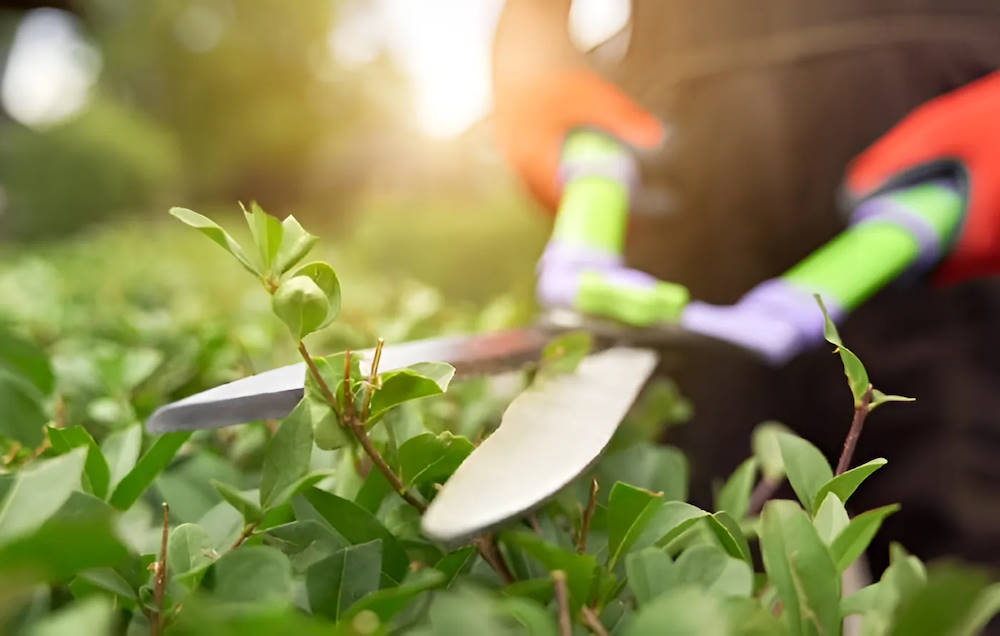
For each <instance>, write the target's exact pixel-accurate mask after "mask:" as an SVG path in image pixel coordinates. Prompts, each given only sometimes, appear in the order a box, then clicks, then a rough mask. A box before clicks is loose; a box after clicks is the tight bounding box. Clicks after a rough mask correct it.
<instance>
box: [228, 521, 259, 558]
mask: <svg viewBox="0 0 1000 636" xmlns="http://www.w3.org/2000/svg"><path fill="white" fill-rule="evenodd" d="M256 529H257V522H256V521H254V522H253V523H248V524H247V525H245V526H243V530H242V531H241V532H240V534H239V536H237V537H236V540H235V541H233V545H231V546H229V551H230V552H232V551H233V550H235V549H236V548H238V547H240V546H241V545H243V542H244V541H246V540H247V539H249V538H250V537H252V536H253V531H254V530H256Z"/></svg>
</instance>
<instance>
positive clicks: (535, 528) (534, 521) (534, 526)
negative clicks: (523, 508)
mask: <svg viewBox="0 0 1000 636" xmlns="http://www.w3.org/2000/svg"><path fill="white" fill-rule="evenodd" d="M528 525H529V526H531V530H532V532H534V533H535V534H537V535H540V534H542V527H541V526H540V525H538V517H537V516H536V515H535V513H533V512H529V513H528Z"/></svg>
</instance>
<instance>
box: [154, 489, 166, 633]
mask: <svg viewBox="0 0 1000 636" xmlns="http://www.w3.org/2000/svg"><path fill="white" fill-rule="evenodd" d="M169 523H170V506H168V505H167V503H166V502H164V503H163V532H162V534H161V536H160V558H159V560H158V561H157V562H156V565H155V566H154V569H153V608H154V609H153V615H152V616H151V617H150V619H149V635H150V636H159V635H160V634H162V633H163V590H164V588H166V585H167V529H168V524H169Z"/></svg>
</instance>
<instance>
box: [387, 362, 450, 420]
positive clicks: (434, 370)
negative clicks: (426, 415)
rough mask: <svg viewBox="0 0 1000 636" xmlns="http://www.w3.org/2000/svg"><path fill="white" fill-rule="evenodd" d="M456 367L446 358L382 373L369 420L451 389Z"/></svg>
mask: <svg viewBox="0 0 1000 636" xmlns="http://www.w3.org/2000/svg"><path fill="white" fill-rule="evenodd" d="M453 377H455V367H453V366H451V365H450V364H448V363H446V362H418V363H417V364H411V365H410V366H408V367H403V368H402V369H396V370H393V371H386V372H385V373H380V374H379V384H380V385H381V386H380V388H378V389H376V391H375V393H374V394H373V395H372V402H371V408H370V412H369V416H368V421H369V423H374V422H376V421H378V419H379V418H381V417H382V416H383V415H385V413H386V411H388V410H389V409H391V408H393V407H395V406H397V405H399V404H402V403H403V402H408V401H410V400H418V399H420V398H423V397H427V396H430V395H439V394H441V393H444V392H445V391H447V390H448V384H449V383H450V382H451V379H452V378H453Z"/></svg>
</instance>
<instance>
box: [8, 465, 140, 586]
mask: <svg viewBox="0 0 1000 636" xmlns="http://www.w3.org/2000/svg"><path fill="white" fill-rule="evenodd" d="M74 452H76V451H74ZM63 457H69V455H63ZM63 457H60V458H58V459H62V458H63ZM50 461H56V460H50ZM82 461H83V457H82V456H81V457H80V462H81V466H82ZM127 557H128V551H127V550H126V549H125V546H123V545H122V544H121V543H120V542H119V541H118V539H117V538H116V537H115V531H114V529H113V527H112V524H111V519H110V518H109V517H108V516H100V515H90V516H76V517H71V518H59V517H53V518H52V519H50V520H49V521H46V522H45V523H44V524H42V525H41V527H39V528H37V529H35V530H34V531H32V532H31V533H30V534H22V535H20V537H19V538H16V539H14V540H13V541H10V542H8V543H5V544H4V545H2V546H0V576H5V575H10V576H11V578H15V577H16V578H18V579H19V582H23V583H27V582H30V581H60V580H65V579H67V578H69V577H70V576H72V575H74V574H76V573H77V572H80V571H82V570H90V569H92V568H99V567H104V566H110V565H115V564H118V563H120V562H122V561H123V560H124V559H126V558H127Z"/></svg>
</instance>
